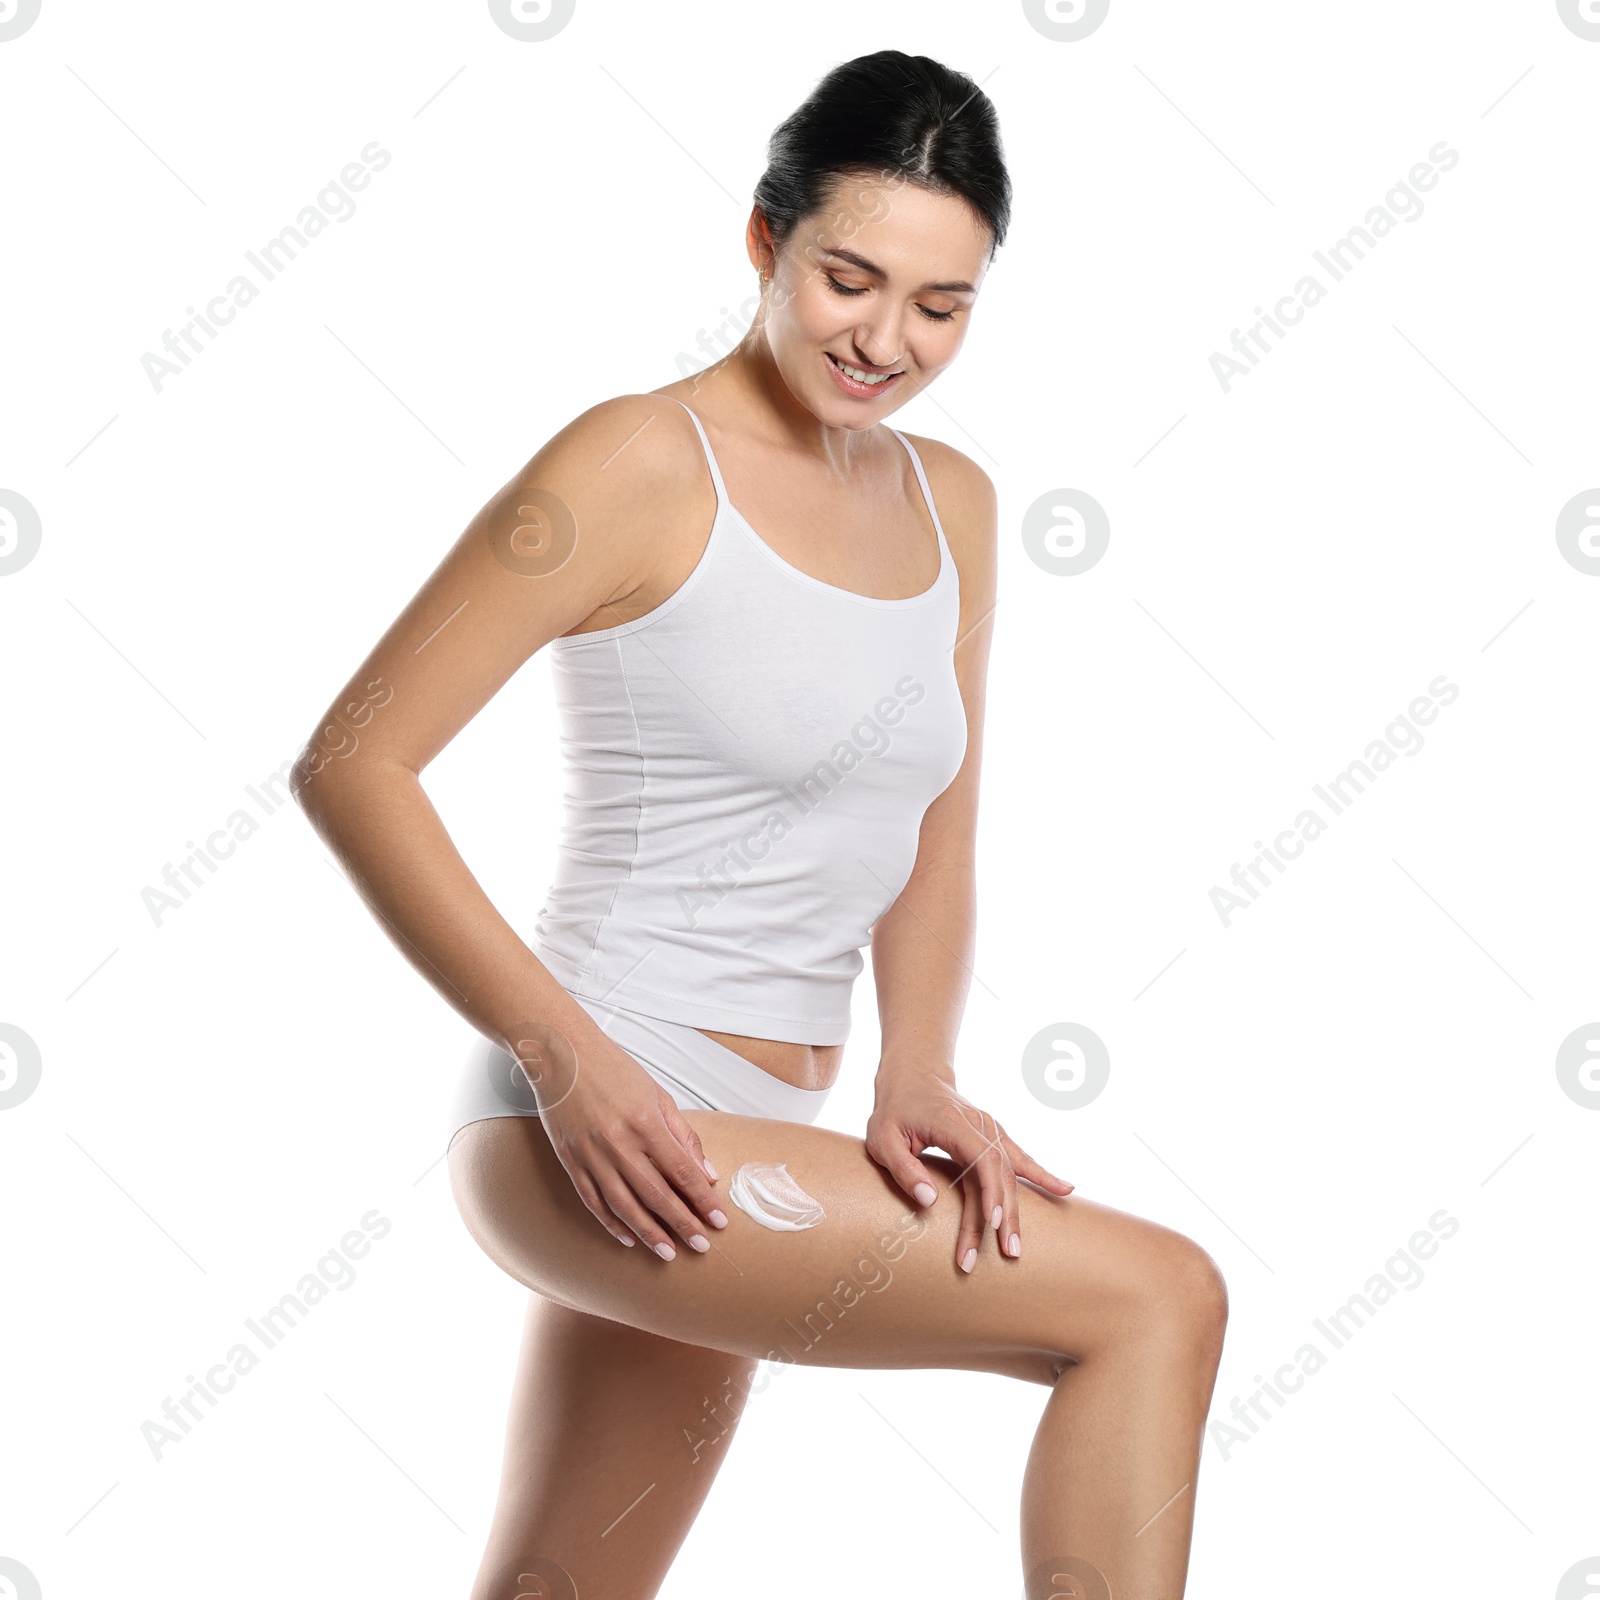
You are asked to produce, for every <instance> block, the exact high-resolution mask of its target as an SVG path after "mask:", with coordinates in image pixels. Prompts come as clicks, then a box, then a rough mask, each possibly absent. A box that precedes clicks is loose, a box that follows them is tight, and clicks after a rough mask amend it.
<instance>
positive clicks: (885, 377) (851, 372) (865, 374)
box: [822, 350, 905, 387]
mask: <svg viewBox="0 0 1600 1600" xmlns="http://www.w3.org/2000/svg"><path fill="white" fill-rule="evenodd" d="M822 353H823V354H824V355H825V356H827V358H828V360H829V361H831V362H832V363H833V364H834V366H835V367H837V368H838V369H839V371H840V372H842V373H843V374H844V375H845V376H846V377H847V378H849V379H851V380H852V381H853V382H855V383H864V384H867V385H869V386H873V387H875V386H876V385H878V384H880V383H887V382H888V381H889V379H891V378H898V377H899V376H900V374H901V373H902V372H903V371H904V370H905V369H904V368H903V367H897V368H896V369H895V370H894V371H892V372H869V371H867V369H866V368H865V367H855V366H851V364H850V363H849V362H848V361H841V360H840V359H839V358H838V357H837V356H836V355H834V354H833V352H832V351H831V350H824V351H823V352H822Z"/></svg>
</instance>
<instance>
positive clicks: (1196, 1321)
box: [1145, 1233, 1228, 1366]
mask: <svg viewBox="0 0 1600 1600" xmlns="http://www.w3.org/2000/svg"><path fill="white" fill-rule="evenodd" d="M1160 1255H1161V1262H1160V1267H1159V1270H1157V1271H1156V1272H1155V1273H1153V1274H1152V1277H1151V1281H1150V1286H1149V1290H1150V1292H1149V1296H1148V1298H1147V1302H1146V1307H1145V1310H1146V1315H1147V1317H1148V1318H1149V1320H1150V1322H1151V1325H1152V1326H1154V1327H1157V1328H1160V1329H1162V1330H1163V1331H1165V1332H1167V1333H1169V1334H1171V1335H1173V1336H1175V1337H1176V1338H1178V1339H1179V1340H1181V1342H1182V1343H1183V1345H1184V1346H1185V1347H1186V1348H1188V1349H1190V1350H1192V1351H1193V1352H1194V1353H1195V1355H1196V1356H1198V1357H1200V1358H1202V1359H1204V1360H1206V1361H1209V1362H1210V1363H1211V1364H1212V1365H1213V1366H1214V1365H1215V1364H1216V1362H1217V1361H1218V1360H1219V1359H1220V1358H1221V1355H1222V1339H1223V1335H1224V1333H1225V1332H1226V1330H1227V1326H1228V1285H1227V1280H1226V1279H1225V1278H1224V1277H1223V1276H1222V1269H1221V1268H1220V1267H1219V1266H1218V1265H1217V1263H1216V1262H1215V1261H1214V1260H1213V1259H1212V1258H1211V1256H1210V1254H1209V1253H1208V1252H1207V1251H1206V1250H1205V1249H1203V1248H1202V1247H1201V1246H1200V1245H1198V1244H1196V1243H1195V1241H1194V1240H1193V1239H1190V1238H1188V1237H1187V1236H1186V1235H1184V1234H1181V1233H1174V1234H1172V1235H1171V1237H1170V1238H1169V1239H1167V1240H1165V1241H1164V1245H1163V1249H1162V1250H1161V1252H1160Z"/></svg>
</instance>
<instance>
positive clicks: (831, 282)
mask: <svg viewBox="0 0 1600 1600" xmlns="http://www.w3.org/2000/svg"><path fill="white" fill-rule="evenodd" d="M822 276H823V277H824V278H825V279H826V280H827V284H828V287H829V288H830V289H832V290H833V292H834V293H835V294H865V293H866V292H867V291H866V290H865V289H852V288H851V287H850V286H849V284H846V283H840V282H839V280H838V279H837V278H836V277H834V275H833V274H832V273H831V272H824V273H823V274H822ZM917 310H918V311H920V312H921V313H922V314H923V316H925V317H926V318H927V319H928V320H929V321H930V322H949V321H950V320H951V319H952V318H953V317H954V316H955V312H953V311H930V310H929V309H928V308H927V307H926V306H920V305H919V306H918V307H917Z"/></svg>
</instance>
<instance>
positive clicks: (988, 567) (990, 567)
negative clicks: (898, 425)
mask: <svg viewBox="0 0 1600 1600" xmlns="http://www.w3.org/2000/svg"><path fill="white" fill-rule="evenodd" d="M901 431H902V432H904V430H903V429H902V430H901ZM906 438H908V439H909V440H910V441H911V443H912V446H913V448H914V449H915V450H916V452H917V454H918V456H920V457H921V459H922V470H923V471H924V472H926V473H927V475H928V487H929V488H930V489H932V490H933V500H934V504H935V505H936V506H937V507H938V508H939V521H940V523H941V524H942V525H943V527H944V533H945V538H946V539H947V540H948V541H949V544H950V553H951V555H953V556H954V557H955V560H956V565H957V566H958V567H959V568H960V569H961V572H962V575H963V576H964V577H965V576H968V575H970V576H971V577H972V578H973V579H975V580H978V581H980V582H981V583H982V584H983V585H984V586H985V587H987V585H988V583H989V582H990V579H991V577H992V574H993V571H994V565H995V548H996V543H997V540H998V536H999V535H998V522H999V502H998V499H997V497H996V494H995V487H994V483H993V481H992V480H991V479H990V477H989V474H988V473H987V472H985V471H984V470H983V468H982V467H980V466H979V465H978V463H977V462H976V461H974V460H973V459H972V457H971V456H968V455H964V454H963V453H962V452H961V451H960V450H957V449H956V447H955V446H954V445H951V444H946V443H945V442H944V440H943V439H928V438H924V437H923V436H922V435H921V434H917V433H907V434H906Z"/></svg>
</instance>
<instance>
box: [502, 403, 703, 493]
mask: <svg viewBox="0 0 1600 1600" xmlns="http://www.w3.org/2000/svg"><path fill="white" fill-rule="evenodd" d="M686 443H687V444H689V445H694V444H695V443H696V441H695V433H694V423H693V421H692V419H691V418H690V417H689V415H688V413H687V412H686V411H685V410H684V408H683V407H682V406H681V405H679V404H678V402H677V401H676V400H674V399H672V398H671V396H669V395H662V394H622V395H614V396H613V397H612V398H611V399H609V400H601V401H599V402H597V403H596V404H595V405H592V406H590V407H589V409H588V410H587V411H582V412H580V413H579V414H578V415H577V416H575V417H574V418H573V419H572V420H571V421H570V422H569V423H567V424H566V425H565V426H564V427H563V428H561V429H559V430H558V431H557V432H556V433H554V434H552V435H551V436H550V438H549V439H548V440H546V442H545V443H544V444H543V445H541V446H540V447H539V449H538V450H537V451H536V452H535V453H534V454H533V455H532V456H531V457H530V458H529V460H528V461H527V462H526V463H525V465H524V466H523V467H522V469H521V471H520V472H519V473H518V477H519V479H521V480H523V481H524V482H529V481H538V480H539V479H540V478H541V477H543V478H550V479H557V478H559V479H564V480H566V481H568V482H570V483H572V484H574V485H577V484H583V485H585V486H587V488H588V491H589V495H590V497H591V498H593V499H596V500H599V501H603V500H605V499H606V498H608V497H610V496H621V497H623V498H628V497H630V496H632V495H635V494H637V493H639V492H641V491H642V492H645V493H649V492H651V491H655V492H659V491H660V490H661V489H663V488H669V489H670V488H671V487H672V486H673V485H674V484H677V483H682V484H684V485H686V486H687V485H689V484H692V483H694V482H695V481H696V480H697V476H698V473H699V470H700V451H699V449H698V448H697V447H696V448H694V449H692V450H691V449H686V448H685V445H686ZM554 486H555V485H554V484H552V487H554Z"/></svg>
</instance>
